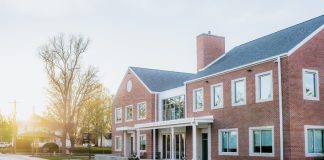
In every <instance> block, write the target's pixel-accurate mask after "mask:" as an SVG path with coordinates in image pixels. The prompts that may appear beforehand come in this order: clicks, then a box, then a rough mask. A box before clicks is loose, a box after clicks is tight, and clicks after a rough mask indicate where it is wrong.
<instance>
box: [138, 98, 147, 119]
mask: <svg viewBox="0 0 324 160" xmlns="http://www.w3.org/2000/svg"><path fill="white" fill-rule="evenodd" d="M143 103H144V104H145V117H142V118H140V117H139V115H140V114H139V105H140V104H143ZM146 117H147V104H146V102H140V103H137V120H144V119H146Z"/></svg>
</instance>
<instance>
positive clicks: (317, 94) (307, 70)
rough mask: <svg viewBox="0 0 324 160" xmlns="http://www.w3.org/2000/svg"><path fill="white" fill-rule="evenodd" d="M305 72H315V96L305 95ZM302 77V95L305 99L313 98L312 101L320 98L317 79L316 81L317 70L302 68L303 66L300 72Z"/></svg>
mask: <svg viewBox="0 0 324 160" xmlns="http://www.w3.org/2000/svg"><path fill="white" fill-rule="evenodd" d="M305 72H311V73H315V74H316V78H315V79H316V97H307V96H306V92H305V87H306V86H305V83H304V82H305V81H304V74H305ZM302 77H303V97H304V99H305V100H314V101H319V100H320V97H319V96H320V92H319V85H320V84H319V81H318V77H319V75H318V71H317V70H311V69H304V68H303V73H302Z"/></svg>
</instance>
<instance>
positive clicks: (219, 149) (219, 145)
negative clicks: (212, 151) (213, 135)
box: [218, 128, 239, 156]
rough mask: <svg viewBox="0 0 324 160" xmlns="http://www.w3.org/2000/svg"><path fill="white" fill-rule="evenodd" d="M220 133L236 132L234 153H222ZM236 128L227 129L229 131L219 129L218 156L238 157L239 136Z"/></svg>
mask: <svg viewBox="0 0 324 160" xmlns="http://www.w3.org/2000/svg"><path fill="white" fill-rule="evenodd" d="M222 132H236V142H237V143H236V152H223V137H222ZM238 134H239V133H238V128H229V129H219V130H218V154H219V155H231V156H238V155H239V139H238V137H239V135H238Z"/></svg>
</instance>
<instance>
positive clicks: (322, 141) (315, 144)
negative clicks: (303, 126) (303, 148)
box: [307, 128, 324, 156]
mask: <svg viewBox="0 0 324 160" xmlns="http://www.w3.org/2000/svg"><path fill="white" fill-rule="evenodd" d="M307 149H308V153H321V154H324V128H323V129H307ZM323 156H324V155H323Z"/></svg>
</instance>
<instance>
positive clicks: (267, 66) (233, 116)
mask: <svg viewBox="0 0 324 160" xmlns="http://www.w3.org/2000/svg"><path fill="white" fill-rule="evenodd" d="M277 67H278V66H277V63H274V61H272V62H267V63H264V64H260V65H257V66H253V67H250V68H248V69H251V72H248V71H247V69H241V70H238V71H235V72H231V73H228V74H225V75H221V76H217V77H212V78H208V79H205V80H201V81H198V82H194V83H190V84H188V85H187V102H188V103H187V110H188V117H198V116H206V115H213V116H214V119H215V120H214V123H213V124H212V126H211V127H212V135H211V137H212V148H211V150H212V152H211V153H212V159H230V158H234V159H242V158H244V157H246V158H248V159H251V158H255V159H260V157H250V156H249V127H259V126H274V142H275V146H274V149H275V151H274V152H275V159H278V158H279V116H278V115H279V108H278V105H279V104H278V78H277V75H278V73H277ZM270 70H272V76H273V78H272V80H273V100H272V101H269V102H261V103H256V99H255V97H256V96H255V75H256V74H258V73H262V72H266V71H270ZM241 77H246V97H247V101H246V105H242V106H232V101H231V80H234V79H237V78H241ZM206 81H208V83H207V82H206ZM220 82H223V93H224V95H223V96H224V108H221V109H211V104H210V86H211V85H213V84H216V83H220ZM201 87H203V88H204V111H201V112H193V111H192V110H193V106H192V104H193V102H192V93H193V89H196V88H201ZM226 128H238V132H239V135H238V137H239V155H240V156H219V155H218V129H226ZM189 132H191V131H189ZM187 133H188V132H187ZM190 139H191V137H190V134H189V135H188V137H187V140H188V141H189V142H190V141H191V140H190ZM189 145H190V144H187V147H190V146H189ZM188 149H189V150H187V155H188V156H191V154H190V153H189V152H190V151H191V150H192V149H191V148H188ZM189 158H191V157H189ZM270 159H273V157H272V158H270Z"/></svg>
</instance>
